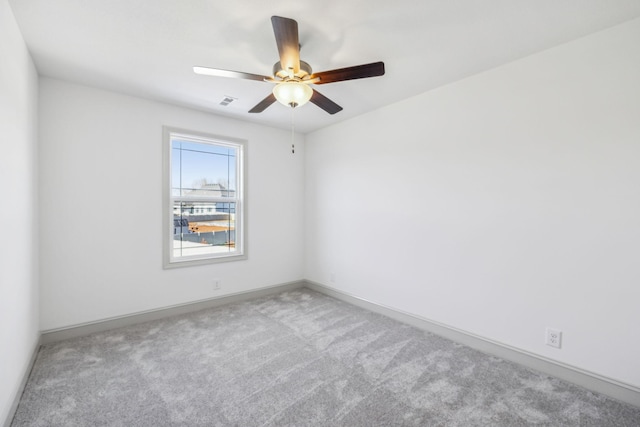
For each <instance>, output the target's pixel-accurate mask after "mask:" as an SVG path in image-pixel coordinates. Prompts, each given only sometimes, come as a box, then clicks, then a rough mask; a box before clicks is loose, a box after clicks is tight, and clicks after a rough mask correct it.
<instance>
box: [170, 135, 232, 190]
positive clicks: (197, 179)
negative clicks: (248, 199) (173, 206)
mask: <svg viewBox="0 0 640 427" xmlns="http://www.w3.org/2000/svg"><path fill="white" fill-rule="evenodd" d="M236 157H237V149H236V148H233V147H225V146H217V145H211V144H205V143H194V142H188V141H181V140H173V141H172V159H171V163H172V171H171V172H172V175H171V186H172V191H171V192H172V194H173V195H174V196H205V197H235V196H236V194H235V192H236V186H237V182H236Z"/></svg>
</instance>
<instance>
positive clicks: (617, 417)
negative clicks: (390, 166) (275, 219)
mask: <svg viewBox="0 0 640 427" xmlns="http://www.w3.org/2000/svg"><path fill="white" fill-rule="evenodd" d="M530 425H541V426H599V427H605V426H616V427H621V426H640V408H635V407H633V406H629V405H626V404H623V403H620V402H617V401H615V400H612V399H609V398H606V397H604V396H601V395H597V394H594V393H591V392H589V391H586V390H584V389H582V388H579V387H576V386H573V385H570V384H568V383H566V382H563V381H560V380H557V379H554V378H550V377H547V376H544V375H541V374H538V373H536V372H533V371H530V370H528V369H525V368H522V367H520V366H518V365H516V364H513V363H510V362H506V361H504V360H501V359H498V358H495V357H491V356H488V355H485V354H483V353H480V352H478V351H475V350H472V349H470V348H468V347H465V346H462V345H458V344H455V343H453V342H451V341H449V340H446V339H444V338H441V337H438V336H435V335H432V334H429V333H426V332H423V331H421V330H418V329H415V328H412V327H409V326H406V325H404V324H402V323H399V322H396V321H394V320H391V319H389V318H386V317H384V316H381V315H378V314H374V313H371V312H368V311H366V310H362V309H360V308H358V307H354V306H352V305H349V304H346V303H343V302H341V301H338V300H335V299H333V298H330V297H327V296H324V295H322V294H318V293H316V292H313V291H310V290H307V289H300V290H296V291H291V292H286V293H282V294H278V295H275V296H271V297H266V298H261V299H257V300H253V301H249V302H244V303H239V304H233V305H228V306H224V307H220V308H215V309H209V310H203V311H199V312H196V313H192V314H189V315H183V316H178V317H172V318H169V319H165V320H162V321H154V322H149V323H145V324H141V325H136V326H131V327H126V328H122V329H118V330H113V331H109V332H103V333H97V334H94V335H91V336H87V337H83V338H77V339H72V340H67V341H64V342H59V343H55V344H51V345H46V346H43V347H42V348H41V350H40V352H39V355H38V358H37V360H36V363H35V366H34V369H33V372H32V373H31V376H30V379H29V381H28V383H27V386H26V389H25V392H24V395H23V397H22V400H21V401H20V405H19V407H18V410H17V412H16V416H15V418H14V421H13V424H12V426H65V427H71V426H127V427H131V426H242V427H248V426H511V427H512V426H530Z"/></svg>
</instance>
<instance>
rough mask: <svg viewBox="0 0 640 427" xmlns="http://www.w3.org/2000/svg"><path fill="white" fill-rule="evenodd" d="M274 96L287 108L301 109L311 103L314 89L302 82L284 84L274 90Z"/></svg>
mask: <svg viewBox="0 0 640 427" xmlns="http://www.w3.org/2000/svg"><path fill="white" fill-rule="evenodd" d="M273 95H274V96H275V97H276V99H277V100H278V102H280V103H281V104H284V105H286V106H287V107H299V106H301V105H304V104H306V103H307V102H309V100H310V99H311V95H313V89H311V88H310V87H309V86H308V85H306V84H304V83H300V82H295V81H293V82H283V83H279V84H278V85H276V87H274V88H273Z"/></svg>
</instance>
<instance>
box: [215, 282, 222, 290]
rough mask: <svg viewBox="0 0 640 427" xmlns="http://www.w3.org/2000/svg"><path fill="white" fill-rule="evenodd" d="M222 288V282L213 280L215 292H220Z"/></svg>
mask: <svg viewBox="0 0 640 427" xmlns="http://www.w3.org/2000/svg"><path fill="white" fill-rule="evenodd" d="M221 287H222V280H220V279H213V290H214V291H218V290H220V288H221Z"/></svg>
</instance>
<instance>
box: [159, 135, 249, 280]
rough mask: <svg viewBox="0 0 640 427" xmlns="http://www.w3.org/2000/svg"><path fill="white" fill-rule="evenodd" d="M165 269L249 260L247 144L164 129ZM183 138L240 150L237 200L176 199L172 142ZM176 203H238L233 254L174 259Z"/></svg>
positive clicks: (180, 197) (241, 140)
mask: <svg viewBox="0 0 640 427" xmlns="http://www.w3.org/2000/svg"><path fill="white" fill-rule="evenodd" d="M162 131H163V138H162V139H163V144H162V145H163V151H162V152H163V171H162V174H163V198H162V201H163V209H162V212H163V230H164V232H163V251H162V252H163V266H164V268H174V267H186V266H193V265H204V264H212V263H220V262H229V261H238V260H245V259H247V200H246V198H247V187H246V182H247V179H246V175H247V141H246V140H243V139H238V138H230V137H226V136H217V135H212V134H207V133H203V132H197V131H191V130H185V129H179V128H174V127H168V126H163V128H162ZM174 138H180V139H183V140H187V141H192V142H196V143H206V144H213V145H218V146H220V145H221V146H229V147H234V148H236V149H237V150H238V151H237V153H238V156H237V167H236V183H237V184H236V187H237V188H236V193H235V198H232V199H230V198H229V197H226V198H215V197H202V196H201V197H193V198H189V197H186V196H174V195H173V194H172V188H171V176H172V173H171V167H172V158H171V157H172V149H171V148H172V147H171V141H172V140H173V139H174ZM176 201H197V202H203V201H211V202H225V203H229V202H231V203H235V225H234V229H235V249H234V250H233V251H232V252H224V253H212V254H206V255H192V256H183V257H174V255H173V239H174V222H173V207H174V203H175V202H176Z"/></svg>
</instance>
